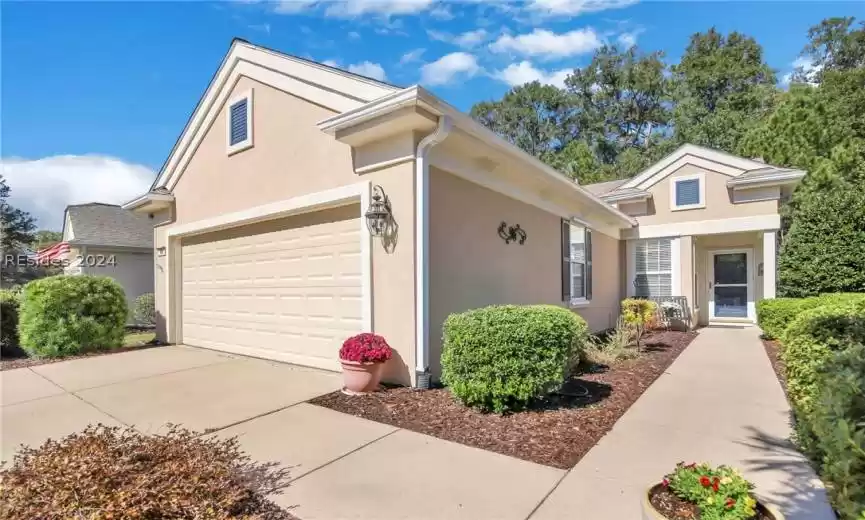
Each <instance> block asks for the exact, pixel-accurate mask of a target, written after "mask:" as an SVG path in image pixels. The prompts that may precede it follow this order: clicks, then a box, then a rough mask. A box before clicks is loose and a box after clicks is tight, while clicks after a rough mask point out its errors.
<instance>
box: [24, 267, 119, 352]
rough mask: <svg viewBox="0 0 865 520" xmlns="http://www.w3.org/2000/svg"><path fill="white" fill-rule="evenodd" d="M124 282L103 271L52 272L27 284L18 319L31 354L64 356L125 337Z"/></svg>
mask: <svg viewBox="0 0 865 520" xmlns="http://www.w3.org/2000/svg"><path fill="white" fill-rule="evenodd" d="M128 312H129V310H128V306H127V304H126V296H125V294H124V293H123V288H122V287H121V286H120V284H118V283H117V282H116V281H114V280H113V279H111V278H108V277H103V276H62V275H61V276H50V277H48V278H41V279H39V280H33V281H32V282H30V283H28V284H27V285H25V286H24V292H23V293H22V302H21V312H20V317H19V324H18V333H19V335H20V342H21V348H23V349H24V350H26V351H27V353H29V354H30V355H31V356H36V357H61V356H67V355H72V354H77V353H79V352H82V351H85V350H92V349H107V348H114V347H119V346H120V345H121V344H122V343H123V334H124V330H125V329H124V327H125V324H126V317H127V315H128Z"/></svg>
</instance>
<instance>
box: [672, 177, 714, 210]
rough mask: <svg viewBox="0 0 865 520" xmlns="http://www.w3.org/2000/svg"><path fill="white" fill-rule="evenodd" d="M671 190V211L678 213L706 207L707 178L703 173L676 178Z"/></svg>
mask: <svg viewBox="0 0 865 520" xmlns="http://www.w3.org/2000/svg"><path fill="white" fill-rule="evenodd" d="M670 188H671V189H670V191H671V193H670V209H671V210H673V211H678V210H684V209H697V208H705V207H706V186H705V177H704V176H703V174H702V173H698V174H695V175H686V176H680V177H674V178H673V179H672V182H671V184H670Z"/></svg>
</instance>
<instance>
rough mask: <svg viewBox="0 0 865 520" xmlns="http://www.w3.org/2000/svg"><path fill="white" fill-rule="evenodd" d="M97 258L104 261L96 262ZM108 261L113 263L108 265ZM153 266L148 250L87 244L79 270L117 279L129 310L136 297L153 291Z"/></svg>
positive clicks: (151, 255)
mask: <svg viewBox="0 0 865 520" xmlns="http://www.w3.org/2000/svg"><path fill="white" fill-rule="evenodd" d="M91 259H92V260H94V261H90V260H91ZM97 259H104V260H105V263H103V262H97V261H96V260H97ZM108 262H113V263H114V265H108ZM153 267H154V266H153V253H151V252H149V251H148V252H129V251H119V250H112V249H103V248H97V247H93V246H88V247H87V249H86V251H85V259H84V262H83V263H82V265H81V272H82V274H89V275H94V276H108V277H111V278H113V279H115V280H117V283H119V284H120V285H121V286H122V287H123V291H124V292H125V293H126V303H127V304H128V305H129V309H130V311H131V310H132V308H133V305H134V303H135V299H136V298H138V297H139V296H141V295H142V294H145V293H152V292H153V280H154V279H153Z"/></svg>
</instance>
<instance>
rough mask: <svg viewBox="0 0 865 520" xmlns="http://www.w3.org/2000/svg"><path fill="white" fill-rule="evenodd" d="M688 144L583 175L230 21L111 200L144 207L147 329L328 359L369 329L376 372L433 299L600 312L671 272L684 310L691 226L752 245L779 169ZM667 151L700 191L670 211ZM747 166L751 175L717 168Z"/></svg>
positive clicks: (596, 326)
mask: <svg viewBox="0 0 865 520" xmlns="http://www.w3.org/2000/svg"><path fill="white" fill-rule="evenodd" d="M683 151H685V152H689V153H684V154H683V153H682V152H683ZM696 151H697V149H695V148H692V147H686V148H684V149H682V150H679V151H678V152H677V153H676V154H674V156H671V157H668V158H667V159H665V160H664V161H661V163H659V164H660V165H661V167H659V168H655V167H653V169H650V170H652V171H650V172H648V173H647V174H643V175H641V176H640V177H638V178H637V179H634V181H637V182H636V183H634V181H629V182H628V183H627V185H625V184H623V185H621V186H607V187H597V186H596V187H593V188H592V189H587V188H586V187H583V186H580V185H578V184H577V183H575V182H573V181H572V180H570V179H568V178H566V177H565V176H563V175H561V174H560V173H559V172H557V171H555V170H554V169H552V168H550V167H549V166H547V165H545V164H544V163H542V162H540V161H539V160H537V159H536V158H534V157H532V156H530V155H528V154H526V153H525V152H523V151H522V150H520V149H518V148H516V147H515V146H513V145H511V144H510V143H508V142H506V141H505V140H503V139H501V138H500V137H498V136H497V135H495V134H494V133H492V132H491V131H489V130H488V129H486V128H485V127H483V126H482V125H480V124H478V123H477V122H476V121H474V120H473V119H472V118H470V117H469V116H467V115H466V114H464V113H462V112H460V111H458V110H457V109H455V108H454V107H452V106H450V105H448V104H447V103H445V102H444V101H442V100H441V99H439V98H438V97H436V96H435V95H433V94H431V93H430V92H428V91H427V90H425V89H423V88H422V87H419V86H413V87H409V88H399V87H396V86H393V85H389V84H386V83H383V82H380V81H376V80H373V79H370V78H366V77H363V76H358V75H356V74H351V73H348V72H345V71H342V70H338V69H335V68H332V67H328V66H325V65H322V64H319V63H314V62H311V61H308V60H304V59H301V58H297V57H293V56H289V55H286V54H282V53H280V52H276V51H274V50H271V49H267V48H264V47H260V46H256V45H252V44H250V43H248V42H245V41H243V40H235V41H234V42H233V43H232V45H231V48H230V49H229V51H228V54H227V55H226V56H225V58H224V60H223V62H222V64H221V66H220V68H219V69H218V71H217V72H216V75H215V76H214V77H213V80H212V82H211V84H210V85H209V86H208V88H207V90H206V91H205V93H204V95H203V97H202V98H201V100H200V101H199V103H198V106H197V107H196V108H195V110H194V112H193V114H192V116H191V117H190V119H189V121H188V123H187V125H186V127H185V128H184V130H183V132H182V134H181V135H180V137H179V139H178V140H177V143H176V144H175V146H174V148H173V149H172V150H171V152H170V154H169V157H168V159H167V160H166V162H165V164H164V165H163V167H162V168H161V170H160V172H159V174H158V176H157V178H156V180H155V181H154V184H153V186H152V188H151V190H150V191H149V192H148V193H145V194H143V195H141V196H140V197H137V198H136V199H134V200H132V201H130V202H128V203H127V204H125V205H124V208H126V209H129V210H132V211H134V212H136V213H138V214H141V215H148V216H152V217H153V222H154V223H155V228H154V246H155V251H156V259H155V262H156V270H155V294H156V308H157V323H158V325H157V330H158V335H159V338H160V339H162V340H165V341H168V342H174V343H186V344H190V345H196V346H201V347H207V348H213V349H219V350H223V351H228V352H234V353H239V354H246V355H251V356H257V357H263V358H269V359H275V360H280V361H286V362H291V363H299V364H302V365H308V366H314V367H319V368H324V369H331V370H337V369H338V362H337V359H336V352H337V349H338V348H339V346H340V344H341V342H342V341H343V339H344V338H346V337H347V336H349V335H351V334H354V333H357V332H360V331H374V332H376V333H378V334H381V335H383V336H384V337H385V338H387V340H388V342H389V343H390V344H391V345H392V346H393V347H394V349H395V352H396V355H395V359H394V360H393V361H391V362H389V363H388V365H387V371H388V372H387V373H386V378H387V379H389V380H391V381H394V382H398V383H404V384H414V385H418V386H425V385H426V384H428V383H429V380H430V379H436V378H438V377H439V375H440V371H441V369H440V363H439V358H440V354H441V348H442V342H441V326H442V323H443V321H444V320H445V318H446V317H447V316H448V314H450V313H452V312H458V311H464V310H467V309H471V308H475V307H480V306H485V305H490V304H503V303H515V304H528V303H548V304H556V305H567V306H569V307H571V308H573V309H574V311H575V312H577V313H578V314H580V315H581V316H583V317H584V318H585V319H586V321H587V322H588V324H589V326H590V327H591V328H592V329H593V330H601V329H605V328H607V327H609V326H611V325H613V324H614V323H615V320H616V317H617V315H618V312H619V302H620V300H621V298H622V297H623V295H625V294H627V293H629V292H632V291H631V289H630V287H631V283H630V281H629V280H630V279H631V278H632V277H634V276H637V275H639V277H640V280H642V282H641V287H642V286H646V287H647V289H645V290H644V289H642V288H641V289H640V290H641V291H643V292H645V293H646V294H648V295H659V294H666V293H670V294H676V293H679V292H681V291H683V290H685V289H687V290H688V291H690V294H691V295H692V298H691V299H690V300H689V302H691V301H692V302H694V303H693V305H694V312H698V311H697V307H698V306H699V303H696V302H697V301H698V299H697V298H696V297H695V296H694V295H696V293H697V292H698V291H697V289H696V283H694V284H691V285H688V286H687V287H686V285H687V284H685V283H684V282H683V281H682V280H683V279H685V278H687V279H688V280H690V278H691V276H693V277H694V278H695V281H697V277H698V276H699V275H698V267H699V273H702V276H703V278H702V279H703V280H707V279H708V278H706V277H707V276H708V275H707V274H706V273H705V268H706V266H697V263H696V259H697V250H696V248H697V247H698V246H699V247H702V249H700V251H701V254H702V255H703V258H704V259H705V258H707V257H706V255H707V254H708V251H709V248H710V247H711V248H714V247H715V246H711V244H712V243H713V242H710V241H709V240H708V239H707V240H705V241H704V240H703V239H702V238H698V239H697V240H694V239H693V238H691V237H692V236H695V235H702V234H713V235H723V234H737V235H736V236H738V234H742V235H741V236H742V237H745V235H748V238H749V241H748V242H747V244H746V243H744V242H738V241H736V240H734V242H735V243H732V245H735V246H736V248H739V247H741V246H745V245H748V244H752V242H753V241H751V240H750V239H751V238H753V239H754V240H758V238H759V241H758V242H756V243H757V244H758V245H759V244H763V243H764V242H765V241H766V240H768V239H766V238H764V237H763V233H764V232H768V233H772V234H773V233H774V232H775V230H777V229H778V227H779V217H778V213H777V199H778V198H779V197H780V196H781V191H780V190H781V188H778V187H776V185H772V184H770V183H771V182H774V179H775V178H774V177H772V176H771V175H766V176H762V177H761V176H759V175H757V174H754V175H751V173H743V172H751V171H752V170H753V168H751V167H749V165H751V162H750V161H745V160H742V159H736V158H728V157H727V156H724V157H723V159H724V161H723V164H721V163H717V164H718V166H717V167H715V166H714V165H715V164H716V161H715V160H713V159H711V158H709V159H703V158H699V157H695V156H693V155H691V153H692V152H693V153H696ZM702 152H703V151H702V150H701V151H700V153H702ZM707 153H710V154H713V155H712V157H715V159H717V158H718V157H719V156H718V155H717V154H716V153H714V152H711V151H708V152H707ZM677 154H678V155H677ZM692 157H693V159H694V161H696V162H695V165H693V166H690V165H689V164H690V163H689V162H688V161H691V158H692ZM656 166H658V165H656ZM683 166H685V168H686V170H687V171H690V170H692V169H693V170H694V172H695V173H696V169H698V168H704V170H701V172H702V175H700V176H699V177H695V178H697V179H701V181H700V183H699V184H698V186H697V191H698V193H699V194H700V199H699V200H698V202H697V203H696V204H695V205H693V206H692V207H691V211H670V208H666V207H662V206H663V205H664V204H666V205H669V200H670V199H669V197H670V195H669V194H667V193H660V192H658V189H661V188H662V187H663V186H668V185H669V183H670V182H676V181H675V180H671V179H675V177H677V176H679V175H680V174H681V168H682V167H683ZM762 166H763V167H764V166H765V165H762ZM669 174H673V176H672V177H671V179H667V180H664V179H663V178H662V177H665V176H666V177H670V175H669ZM749 178H755V179H759V180H760V181H759V182H756V181H755V182H751V183H750V184H748V183H743V184H742V185H741V186H740V185H735V186H733V187H727V185H726V183H727V181H728V180H731V179H739V180H741V181H747V180H748V179H749ZM761 182H762V183H761ZM719 186H720V188H719ZM668 189H669V188H668ZM682 189H683V190H685V189H686V188H682ZM719 189H720V190H721V191H720V192H719V191H718V190H719ZM592 190H598V193H593V191H592ZM613 192H615V193H613ZM716 192H717V193H716ZM722 192H723V193H722ZM728 193H729V194H731V195H730V197H734V196H735V198H736V199H735V200H730V201H724V200H722V199H723V197H722V195H724V196H726V195H727V194H728ZM623 194H639V196H635V197H634V198H633V199H621V202H620V201H619V199H617V197H619V196H620V195H621V196H624V195H623ZM707 197H708V198H710V200H704V199H706V198H707ZM773 197H775V198H773ZM680 200H682V201H685V202H687V201H691V200H692V199H688V198H687V197H686V198H682V199H680ZM718 200H720V201H722V202H725V204H727V205H728V206H729V207H728V208H726V209H725V210H723V211H719V210H718V209H717V208H715V207H714V205H715V201H718ZM697 206H705V208H702V207H700V208H698V207H697ZM725 207H726V206H725ZM737 208H745V209H741V210H737ZM676 209H680V208H676ZM681 209H683V210H684V208H681ZM662 210H663V213H664V215H667V214H668V213H669V214H670V215H672V216H673V217H675V216H677V215H678V216H681V219H680V220H681V221H682V222H679V223H676V222H670V223H668V222H667V221H666V220H664V218H665V217H664V216H663V215H661V211H662ZM737 211H741V213H737ZM698 214H703V215H704V216H701V217H698V216H697V215H698ZM731 216H732V218H730V217H731ZM673 217H671V218H673ZM641 220H645V224H643V222H641ZM673 220H675V218H674V219H673ZM706 222H712V223H713V224H711V225H707V224H706ZM642 229H647V230H648V231H645V232H644V231H642ZM664 233H667V234H664ZM767 236H769V235H767ZM772 236H774V235H772ZM714 238H717V236H716V237H714ZM734 238H735V237H734ZM665 240H666V241H665ZM769 241H770V242H771V243H772V244H773V245H774V242H772V241H771V240H769ZM728 244H731V243H730V242H724V247H728ZM732 245H731V246H730V247H732ZM751 249H752V253H751V254H750V256H747V261H750V262H752V263H753V262H755V261H758V260H757V255H761V256H760V260H759V261H760V263H764V264H765V265H766V266H770V267H767V269H768V271H767V272H773V268H771V266H773V265H774V256H773V255H774V246H773V247H772V248H766V247H761V248H758V247H756V246H753V245H752V247H751ZM763 254H766V255H767V258H768V255H771V259H767V260H765V261H763V260H762V255H763ZM636 255H642V256H641V257H640V258H641V260H639V261H635V260H634V259H636ZM664 255H666V259H662V260H660V261H657V262H656V261H654V260H653V259H654V258H655V257H659V258H662V257H663V256H664ZM687 255H689V256H687ZM686 256H687V258H686ZM643 259H645V261H644V260H643ZM683 261H684V262H683ZM726 261H727V259H726V258H725V257H722V263H721V264H719V265H721V266H726V265H727V264H726V263H723V262H726ZM652 262H654V264H653V265H652V267H655V268H656V269H655V270H649V269H648V266H649V264H650V263H652ZM683 263H684V264H685V265H687V266H688V268H687V270H686V269H685V268H683V267H681V265H682V264H683ZM668 264H669V266H672V265H675V266H676V267H675V268H673V267H668ZM662 267H663V268H666V269H667V271H663V269H662ZM628 269H630V270H631V271H633V272H632V273H630V275H629V273H628ZM637 271H639V273H638V272H637ZM724 272H726V271H724ZM753 272H754V269H753V268H750V270H749V271H748V273H749V274H748V275H747V276H753ZM631 275H633V276H631ZM665 277H669V279H670V281H669V282H667V281H666V278H665ZM754 283H756V282H754V281H749V282H748V287H751V289H749V291H751V292H749V294H752V295H753V296H755V297H756V295H757V293H756V292H754V291H755V290H756V289H755V286H754ZM766 283H767V285H768V282H766ZM650 284H654V286H650ZM664 284H666V285H664ZM731 287H733V286H731ZM731 291H735V289H730V290H726V291H722V296H723V297H724V298H727V296H728V292H731ZM704 292H705V291H704ZM763 293H764V294H766V295H771V291H768V290H764V291H763Z"/></svg>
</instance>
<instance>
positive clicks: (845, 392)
mask: <svg viewBox="0 0 865 520" xmlns="http://www.w3.org/2000/svg"><path fill="white" fill-rule="evenodd" d="M818 386H819V387H820V397H819V399H818V402H817V406H815V409H814V415H813V416H812V417H811V418H810V427H811V429H812V430H813V431H814V434H815V436H816V438H817V449H818V450H819V459H817V460H818V464H819V466H820V470H821V471H820V476H821V477H822V479H823V481H824V482H825V483H826V484H827V486H826V487H827V491H828V493H829V499H830V501H831V502H832V506H833V508H834V509H835V511H837V512H838V514H839V515H840V517H841V519H842V520H861V518H862V516H859V515H861V514H865V421H863V419H865V344H863V343H858V344H855V345H852V346H850V347H849V348H847V349H846V350H844V351H843V352H841V353H839V354H838V355H836V356H835V357H834V358H833V359H832V360H831V361H829V362H828V363H827V364H826V366H825V367H824V370H823V371H822V372H821V375H820V379H819V382H818Z"/></svg>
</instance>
